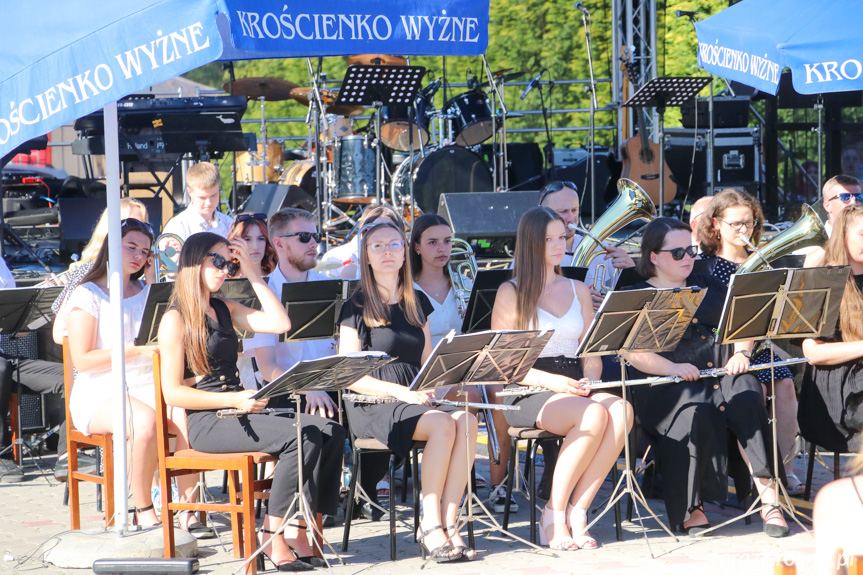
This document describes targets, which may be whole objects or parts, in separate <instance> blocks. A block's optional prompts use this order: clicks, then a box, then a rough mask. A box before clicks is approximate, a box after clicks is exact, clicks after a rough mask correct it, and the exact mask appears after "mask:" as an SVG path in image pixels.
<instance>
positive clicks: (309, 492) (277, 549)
mask: <svg viewBox="0 0 863 575" xmlns="http://www.w3.org/2000/svg"><path fill="white" fill-rule="evenodd" d="M259 267H260V266H258V265H257V264H253V263H252V261H251V259H250V258H249V252H248V249H247V248H246V244H245V242H243V241H241V240H238V239H234V240H232V241H230V242H229V241H228V240H226V239H225V238H223V237H221V236H219V235H217V234H213V233H209V232H201V233H197V234H192V235H191V236H189V238H188V239H187V240H186V242H185V243H184V244H183V251H182V252H181V254H180V265H179V269H178V271H177V279H176V284H175V286H174V291H173V293H172V294H171V300H170V303H169V309H168V311H167V312H166V313H165V315H164V317H163V318H162V323H161V325H160V326H159V348H160V350H161V354H162V364H161V365H162V367H161V369H162V374H161V375H162V385H163V394H164V396H165V403H166V404H168V405H173V406H175V407H182V408H185V409H186V410H187V420H188V427H189V440H190V443H191V446H192V448H193V449H196V450H198V451H203V452H206V453H237V452H247V451H258V452H264V453H269V454H271V455H275V456H278V457H279V463H278V464H277V465H276V469H275V474H274V476H273V485H272V488H271V490H270V497H269V500H268V502H267V515H266V516H265V517H264V522H263V526H262V527H261V532H262V533H269V534H273V533H275V532H276V531H277V530H278V528H279V527H280V526H281V524H282V522H283V521H287V520H288V519H289V518H288V517H287V515H288V513H289V511H290V510H291V507H292V503H293V502H294V497H295V495H296V494H297V490H298V481H299V474H298V471H299V470H298V449H299V445H298V442H297V429H296V417H295V414H294V413H278V414H272V413H270V414H262V413H260V412H261V411H262V410H263V409H264V407H266V404H267V401H266V400H257V399H253V398H252V394H253V392H252V391H248V390H244V389H243V387H242V383H241V381H240V379H239V372H238V370H237V351H238V347H239V340H238V339H237V334H236V331H235V330H234V326H237V327H239V328H240V329H244V330H252V331H254V332H255V333H282V332H284V331H286V330H288V329H290V320H289V319H288V314H287V312H286V311H285V308H284V306H282V303H281V301H280V300H279V298H277V297H276V296H275V294H274V293H273V292H272V290H270V288H268V287H267V284H266V283H265V282H264V280H263V278H261V274H260V271H259ZM237 272H242V274H243V275H244V276H245V277H246V278H247V279H248V280H249V282H251V284H252V286H253V288H254V290H255V294H256V295H257V296H258V299H259V301H260V302H261V309H260V310H254V309H251V308H249V307H246V306H244V305H242V304H239V303H237V302H235V301H233V300H230V299H223V298H218V297H214V296H213V295H212V294H213V293H215V292H216V291H218V290H219V288H220V287H221V286H222V284H223V283H224V282H225V280H226V279H227V278H228V277H229V276H231V275H236V273H237ZM223 408H235V409H237V410H239V411H241V412H248V415H245V416H243V417H234V418H224V419H222V418H219V417H218V416H217V414H216V412H217V411H218V410H219V409H223ZM302 423H303V426H302V430H301V434H302V436H303V445H302V450H303V453H302V456H303V457H302V466H303V478H304V485H303V486H302V489H303V491H304V492H305V494H306V496H307V497H308V499H309V504H310V507H311V511H312V513H315V512H317V513H328V514H334V513H335V511H336V509H337V507H338V494H339V476H340V471H341V465H342V453H343V451H344V445H345V431H344V428H343V427H341V426H340V425H338V424H337V423H335V422H333V421H330V420H325V419H322V418H319V417H317V416H314V415H304V416H303V418H302ZM305 531H306V524H305V521H304V520H303V519H300V520H299V521H292V522H290V523H288V524H287V526H286V527H285V529H284V534H283V536H271V537H269V538H267V537H264V539H265V540H266V541H261V543H262V545H263V552H264V553H265V554H266V555H267V556H268V557H269V558H270V559H271V560H272V561H273V563H274V564H275V565H276V566H277V567H278V568H279V571H306V570H309V569H311V568H312V566H313V565H325V563H324V562H323V561H322V560H321V559H318V558H314V557H312V550H311V547H310V546H309V542H308V539H307V537H306V533H305Z"/></svg>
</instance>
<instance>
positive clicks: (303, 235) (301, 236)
mask: <svg viewBox="0 0 863 575" xmlns="http://www.w3.org/2000/svg"><path fill="white" fill-rule="evenodd" d="M294 236H297V239H298V240H300V243H301V244H307V243H309V242H310V241H312V238H314V240H315V243H317V244H319V243H321V238H322V236H321V234H319V233H317V232H294V233H292V234H285V235H282V236H279V237H280V238H292V237H294Z"/></svg>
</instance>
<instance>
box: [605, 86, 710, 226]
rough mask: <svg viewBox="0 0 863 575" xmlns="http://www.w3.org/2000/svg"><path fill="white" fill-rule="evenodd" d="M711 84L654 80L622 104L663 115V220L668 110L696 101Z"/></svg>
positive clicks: (660, 212)
mask: <svg viewBox="0 0 863 575" xmlns="http://www.w3.org/2000/svg"><path fill="white" fill-rule="evenodd" d="M709 83H710V78H709V77H707V76H694V77H691V78H685V77H679V78H675V77H669V76H666V77H660V78H653V79H651V80H650V81H649V82H648V83H647V84H645V85H644V86H642V87H641V88H639V89H638V91H637V92H636V93H635V94H633V95H632V97H630V98H629V100H627V101H626V102H624V103H623V104H621V105H622V106H626V107H628V108H650V107H655V108H656V112H657V113H658V114H659V131H658V137H659V217H662V216H663V206H664V205H665V141H664V138H665V108H666V107H668V106H672V107H675V108H676V107H679V106H680V105H681V104H683V103H685V102H686V101H687V100H690V99H692V98H694V97H695V96H696V95H697V94H698V92H700V91H701V90H702V88H704V87H705V86H706V85H707V84H709ZM672 199H673V198H672Z"/></svg>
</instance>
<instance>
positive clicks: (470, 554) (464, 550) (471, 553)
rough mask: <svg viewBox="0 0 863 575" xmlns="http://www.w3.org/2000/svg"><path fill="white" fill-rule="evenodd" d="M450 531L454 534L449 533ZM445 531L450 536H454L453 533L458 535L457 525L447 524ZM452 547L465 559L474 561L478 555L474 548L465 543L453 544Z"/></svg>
mask: <svg viewBox="0 0 863 575" xmlns="http://www.w3.org/2000/svg"><path fill="white" fill-rule="evenodd" d="M451 531H452V532H454V533H455V534H454V535H450V532H451ZM446 533H447V535H449V537H450V538H452V537H455V535H458V525H447V527H446ZM453 549H455V550H456V551H460V552H461V556H462V559H464V560H465V561H475V560H476V559H477V557H478V555H477V553H476V549H473V548H471V547H468V546H467V545H455V546H454V547H453Z"/></svg>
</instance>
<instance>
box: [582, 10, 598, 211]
mask: <svg viewBox="0 0 863 575" xmlns="http://www.w3.org/2000/svg"><path fill="white" fill-rule="evenodd" d="M581 21H582V23H583V24H584V41H585V44H586V48H587V67H588V70H589V71H590V116H589V120H588V124H587V138H588V141H589V142H590V149H589V150H588V151H587V157H588V162H589V163H590V222H591V223H593V222H595V221H596V132H595V130H596V108H597V106H596V78H594V75H593V55H592V50H591V43H590V21H589V13H588V12H587V9H582V10H581Z"/></svg>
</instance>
